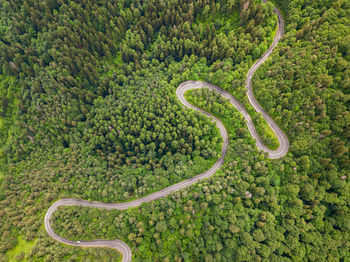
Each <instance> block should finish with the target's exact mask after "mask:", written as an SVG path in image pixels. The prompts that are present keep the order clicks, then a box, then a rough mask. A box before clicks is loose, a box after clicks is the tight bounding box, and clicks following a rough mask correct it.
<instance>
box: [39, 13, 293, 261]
mask: <svg viewBox="0 0 350 262" xmlns="http://www.w3.org/2000/svg"><path fill="white" fill-rule="evenodd" d="M274 12H275V13H276V14H277V16H278V28H277V31H276V35H275V37H274V40H273V43H272V44H271V46H270V47H269V49H268V50H267V51H266V52H265V53H264V54H263V55H262V56H261V57H260V58H259V59H258V60H257V61H256V63H255V64H254V65H253V66H252V67H251V68H250V70H249V72H248V74H247V80H246V90H247V96H248V99H249V102H250V103H251V105H252V106H253V107H254V108H255V110H256V111H257V112H260V113H261V114H262V116H263V117H264V118H265V119H266V121H267V123H268V124H269V126H270V127H271V129H272V130H273V131H274V132H275V134H276V137H277V138H278V141H279V148H278V149H277V150H270V149H268V148H267V147H266V146H265V145H264V144H263V142H262V140H261V138H260V137H259V135H258V134H257V132H256V129H255V126H254V123H253V121H252V119H251V117H250V115H249V114H248V112H247V110H246V109H245V108H244V106H243V105H242V104H241V103H239V102H238V101H237V99H235V98H234V97H233V96H232V95H230V94H229V93H227V92H226V91H224V90H223V89H221V88H220V87H217V86H215V85H212V84H209V83H205V82H201V81H187V82H184V83H182V84H181V85H180V86H179V87H178V88H177V90H176V95H177V97H178V98H179V100H180V101H181V102H182V104H184V106H186V107H189V108H193V109H194V110H197V111H199V112H201V113H203V114H205V115H207V116H209V117H210V118H211V119H212V121H214V122H215V123H216V125H217V127H218V128H219V130H220V135H221V136H222V138H223V145H222V149H221V157H220V159H219V160H218V161H217V162H216V163H215V164H214V165H213V166H212V167H211V168H210V169H209V170H207V171H205V172H204V173H201V174H199V175H197V176H195V177H192V178H189V179H186V180H184V181H181V182H179V183H177V184H174V185H172V186H169V187H167V188H164V189H162V190H160V191H158V192H155V193H153V194H150V195H147V196H144V197H142V198H139V199H136V200H133V201H129V202H125V203H102V202H89V201H86V200H79V199H70V198H67V199H62V200H58V201H56V202H55V203H54V204H53V205H52V206H50V208H49V209H48V210H47V212H46V215H45V229H46V231H47V233H48V234H49V235H50V236H51V237H52V238H53V239H55V240H57V241H59V242H61V243H64V244H67V245H71V246H80V247H109V248H115V249H117V250H119V251H120V252H121V253H122V255H123V260H122V261H123V262H127V261H131V257H132V252H131V249H130V247H129V246H128V245H127V244H126V243H125V242H123V241H121V240H118V239H116V240H102V239H96V240H92V241H78V242H75V241H70V240H67V239H65V238H62V237H60V236H59V235H57V234H56V233H55V232H54V231H53V230H52V228H51V221H50V219H51V216H52V214H53V213H55V211H56V210H57V208H58V207H60V206H85V207H94V208H104V209H118V210H124V209H128V208H132V207H137V206H140V205H141V204H142V203H146V202H150V201H153V200H155V199H159V198H162V197H165V196H167V195H169V194H170V193H172V192H174V191H177V190H180V189H183V188H185V187H188V186H190V185H192V184H194V183H197V182H198V181H199V180H201V179H204V178H208V177H210V176H212V175H213V174H214V173H215V172H216V171H217V170H218V169H219V168H220V167H221V166H222V165H223V163H224V158H225V154H226V151H227V147H228V144H229V139H228V135H227V132H226V129H225V127H224V125H223V124H222V123H221V122H220V121H219V120H218V119H217V118H216V117H214V116H213V115H211V114H209V113H208V112H206V111H204V110H202V109H200V108H197V107H195V106H193V105H191V104H190V103H188V102H187V101H186V99H185V97H184V93H185V92H186V91H187V90H190V89H196V88H203V87H207V88H209V89H211V90H214V91H216V92H218V93H220V94H221V95H222V96H223V97H226V98H228V99H229V100H230V102H231V104H232V105H233V106H235V107H236V108H237V109H238V111H239V112H241V113H242V114H243V116H244V119H245V120H246V123H247V126H248V129H249V132H250V134H251V135H252V137H253V138H254V139H255V140H256V145H257V147H258V149H259V150H262V151H264V152H266V153H268V157H269V158H271V159H276V158H280V157H283V156H284V155H286V154H287V152H288V148H289V143H288V138H287V136H286V135H285V134H284V133H283V131H282V130H281V129H280V128H279V127H278V126H277V124H276V123H275V122H274V121H273V119H272V118H271V117H270V116H269V115H268V114H267V113H266V112H265V111H264V109H263V108H262V107H261V106H260V105H259V103H258V102H257V100H256V99H255V97H254V93H253V89H252V81H251V79H252V77H253V75H254V73H255V71H256V70H257V69H258V68H259V66H260V65H261V64H262V63H264V62H265V60H266V59H267V58H268V57H269V56H270V55H271V54H272V51H273V49H274V47H275V46H276V45H277V44H278V42H279V40H280V38H281V36H282V35H283V32H284V23H283V18H282V15H281V13H280V12H279V10H278V9H277V8H275V9H274Z"/></svg>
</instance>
